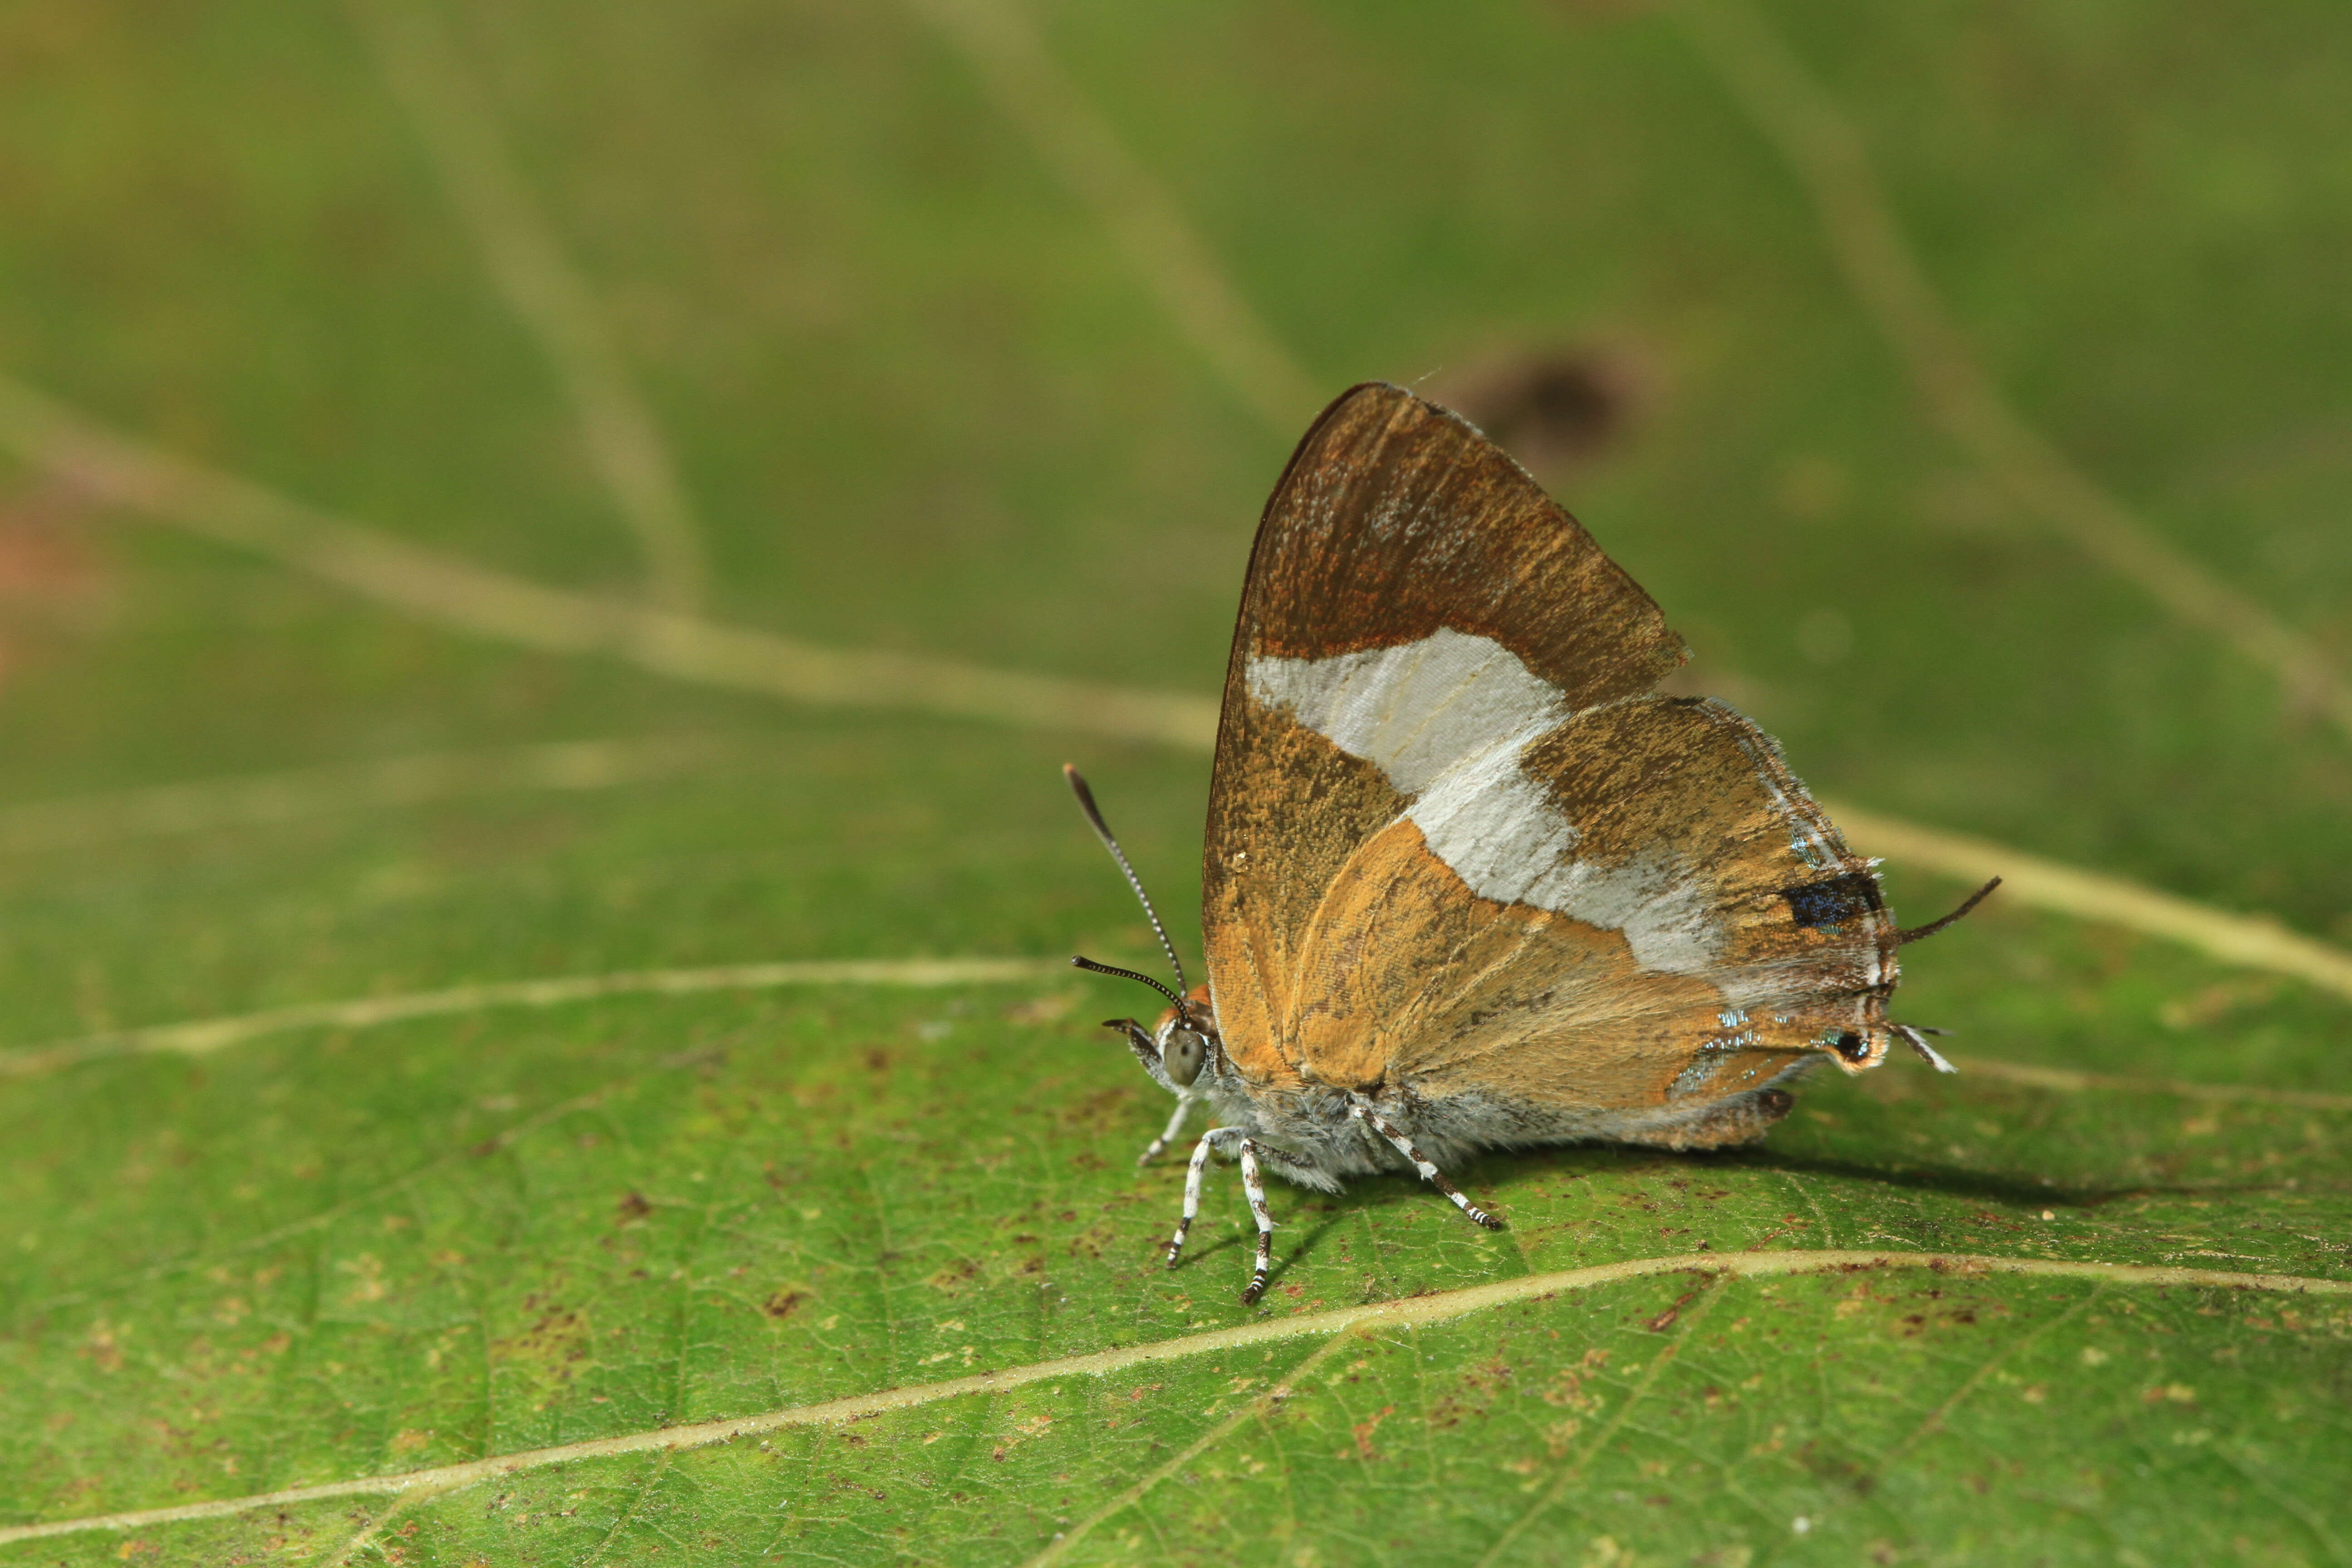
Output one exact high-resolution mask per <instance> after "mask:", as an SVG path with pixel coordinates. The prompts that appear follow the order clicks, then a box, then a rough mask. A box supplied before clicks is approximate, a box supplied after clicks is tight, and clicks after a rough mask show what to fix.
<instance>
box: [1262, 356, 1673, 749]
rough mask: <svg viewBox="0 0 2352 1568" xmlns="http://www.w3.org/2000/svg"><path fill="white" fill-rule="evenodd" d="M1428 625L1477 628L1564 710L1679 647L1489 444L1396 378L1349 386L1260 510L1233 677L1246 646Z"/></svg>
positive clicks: (1370, 639) (1635, 677) (1312, 654)
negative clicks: (1560, 698)
mask: <svg viewBox="0 0 2352 1568" xmlns="http://www.w3.org/2000/svg"><path fill="white" fill-rule="evenodd" d="M1441 626H1450V627H1452V628H1453V629H1454V630H1455V631H1459V632H1466V633H1470V634H1473V635H1476V636H1481V637H1493V638H1494V639H1495V640H1496V641H1497V642H1499V643H1501V644H1503V645H1504V646H1505V647H1508V648H1509V649H1510V650H1511V651H1512V652H1513V653H1515V654H1517V656H1518V657H1519V658H1520V659H1521V660H1522V661H1523V662H1525V663H1526V665H1527V666H1528V668H1529V669H1530V670H1532V671H1534V672H1535V673H1536V674H1537V675H1538V676H1540V677H1541V678H1542V679H1545V680H1548V681H1549V682H1550V683H1551V684H1552V685H1554V686H1556V687H1558V688H1559V689H1560V691H1561V692H1562V693H1563V695H1564V696H1565V697H1566V699H1567V700H1568V703H1569V705H1570V707H1574V708H1582V707H1588V706H1590V705H1591V704H1592V703H1595V702H1606V701H1609V700H1612V698H1618V697H1631V696H1633V695H1635V694H1637V693H1640V692H1643V691H1647V690H1649V689H1650V688H1651V687H1653V686H1654V685H1655V684H1656V683H1657V681H1658V680H1659V679H1660V678H1662V677H1663V676H1664V674H1665V673H1666V672H1667V671H1668V670H1671V669H1673V668H1675V666H1677V665H1679V664H1681V663H1682V662H1683V660H1684V659H1685V658H1687V657H1688V655H1687V653H1686V652H1685V649H1684V647H1683V645H1682V639H1681V638H1679V637H1675V634H1674V633H1673V632H1671V631H1668V630H1667V629H1666V625H1665V621H1664V617H1663V616H1661V615H1660V614H1659V611H1658V606H1657V605H1656V604H1655V603H1654V601H1653V600H1652V599H1651V598H1650V596H1649V595H1647V594H1645V593H1643V591H1642V589H1641V586H1640V585H1639V584H1636V583H1635V582H1634V581H1633V579H1632V578H1631V577H1629V576H1627V575H1626V574H1625V573H1624V572H1623V571H1622V569H1621V568H1620V567H1619V566H1618V565H1617V564H1616V563H1614V562H1612V561H1611V560H1610V559H1609V558H1608V557H1607V556H1606V555H1604V554H1602V553H1601V547H1600V546H1599V545H1598V544H1595V543H1594V542H1592V536H1591V534H1589V533H1587V532H1585V531H1584V529H1583V526H1582V525H1581V524H1580V523H1579V522H1578V521H1576V520H1575V519H1574V518H1572V517H1570V515H1569V514H1568V512H1567V511H1566V510H1563V509H1562V508H1561V507H1560V505H1559V502H1557V501H1555V500H1552V499H1551V498H1550V497H1549V496H1548V495H1546V494H1545V493H1544V491H1543V487H1542V486H1540V485H1538V484H1537V483H1536V481H1535V480H1534V479H1531V478H1530V477H1529V476H1528V472H1527V470H1526V469H1524V468H1520V467H1519V466H1518V465H1517V463H1515V462H1513V461H1512V460H1511V458H1509V456H1508V455H1507V454H1506V453H1505V452H1504V451H1503V450H1502V448H1500V447H1496V445H1495V444H1494V443H1493V442H1491V441H1489V440H1487V439H1486V437H1484V436H1481V435H1480V434H1479V433H1478V432H1477V431H1476V430H1475V428H1473V427H1472V426H1470V425H1469V424H1468V423H1466V422H1465V421H1464V420H1463V419H1462V418H1461V417H1460V416H1458V415H1455V414H1454V413H1452V412H1450V411H1448V410H1446V409H1444V408H1440V407H1439V406H1437V405H1435V404H1433V403H1427V402H1424V401H1423V400H1422V399H1420V398H1418V397H1415V396H1413V395H1412V394H1411V393H1409V392H1406V391H1404V390H1403V389H1402V388H1401V387H1394V386H1384V385H1380V384H1368V385H1364V386H1359V387H1356V388H1354V389H1353V390H1351V391H1349V392H1348V393H1346V394H1344V395H1341V396H1340V397H1339V399H1338V400H1337V401H1335V402H1334V403H1333V404H1332V405H1331V406H1330V407H1328V408H1327V409H1325V410H1324V412H1323V415H1322V416H1321V417H1320V418H1319V419H1318V420H1317V421H1316V423H1315V426H1314V427H1313V428H1312V429H1310V430H1308V431H1307V437H1306V438H1305V439H1304V440H1302V441H1301V442H1300V443H1299V445H1298V449H1297V452H1296V453H1294V454H1293V455H1292V457H1291V459H1290V465H1289V467H1288V468H1286V470H1285V471H1284V473H1283V476H1282V479H1281V481H1280V483H1279V484H1277V485H1276V488H1275V492H1274V496H1273V499H1272V500H1269V501H1268V502H1267V503H1266V510H1265V520H1264V521H1263V522H1261V523H1260V524H1259V527H1258V536H1257V543H1256V546H1255V550H1254V551H1253V552H1252V555H1251V560H1250V571H1249V578H1248V584H1247V586H1246V587H1245V588H1244V593H1243V598H1242V614H1241V624H1240V626H1239V627H1238V628H1237V635H1236V637H1235V638H1234V657H1235V671H1236V672H1237V671H1238V668H1239V661H1240V660H1241V658H1244V657H1246V656H1249V655H1264V654H1271V655H1276V656H1278V657H1282V658H1324V657H1326V656H1327V655H1329V654H1333V653H1342V652H1348V651H1351V650H1355V649H1360V648H1367V647H1393V646H1395V645H1397V644H1400V643H1408V642H1414V641H1417V640H1419V639H1420V638H1422V637H1427V636H1429V635H1430V634H1431V633H1432V632H1434V631H1436V630H1437V629H1438V628H1439V627H1441ZM1234 678H1235V677H1234V676H1229V677H1228V681H1227V692H1228V694H1229V695H1230V693H1231V692H1232V690H1233V681H1234Z"/></svg>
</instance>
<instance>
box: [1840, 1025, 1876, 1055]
mask: <svg viewBox="0 0 2352 1568" xmlns="http://www.w3.org/2000/svg"><path fill="white" fill-rule="evenodd" d="M1837 1048H1838V1055H1840V1056H1842V1057H1843V1058H1845V1059H1846V1060H1848V1061H1850V1062H1858V1061H1860V1060H1862V1058H1864V1057H1866V1056H1868V1055H1869V1054H1870V1042H1869V1041H1868V1040H1865V1039H1864V1038H1863V1037H1861V1036H1860V1035H1857V1034H1855V1033H1854V1032H1853V1030H1852V1029H1848V1030H1847V1031H1846V1032H1845V1033H1844V1034H1843V1035H1840V1036H1839V1037H1838V1038H1837Z"/></svg>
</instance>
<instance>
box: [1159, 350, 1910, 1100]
mask: <svg viewBox="0 0 2352 1568" xmlns="http://www.w3.org/2000/svg"><path fill="white" fill-rule="evenodd" d="M1684 657H1685V656H1684V651H1683V647H1682V645H1681V642H1680V640H1679V639H1678V638H1676V637H1675V635H1674V634H1673V633H1672V632H1671V631H1669V630H1668V629H1667V628H1666V626H1665V625H1664V620H1663V618H1662V617H1661V616H1660V615H1659V612H1658V609H1657V606H1656V605H1654V603H1653V602H1652V601H1651V600H1650V598H1649V596H1648V595H1646V594H1644V593H1643V591H1642V590H1641V588H1640V587H1639V586H1637V585H1636V584H1634V583H1633V580H1632V579H1631V578H1629V577H1627V576H1626V575H1625V574H1624V573H1623V572H1622V571H1621V570H1620V569H1619V568H1618V567H1617V566H1616V565H1615V564H1614V563H1612V562H1611V561H1610V560H1609V559H1608V558H1607V557H1606V556H1605V555H1603V554H1602V553H1601V550H1600V548H1599V547H1598V546H1597V545H1596V544H1594V543H1593V542H1592V540H1591V536H1590V535H1588V534H1587V533H1586V532H1585V531H1584V530H1583V529H1582V528H1581V527H1580V526H1579V525H1578V524H1577V522H1576V521H1574V520H1573V519H1572V518H1570V516H1569V515H1568V514H1567V513H1566V512H1565V511H1563V510H1561V509H1560V508H1559V506H1558V505H1557V504H1555V503H1554V502H1553V501H1552V500H1550V499H1549V497H1547V496H1546V495H1544V493H1543V491H1542V490H1541V489H1540V488H1539V487H1538V486H1537V485H1536V484H1535V482H1534V481H1533V480H1532V479H1529V478H1528V475H1527V474H1526V473H1525V472H1524V471H1522V470H1521V469H1520V468H1518V467H1517V465H1516V464H1514V463H1513V462H1512V461H1511V460H1510V458H1507V456H1505V455H1504V454H1503V453H1502V452H1501V451H1500V450H1499V449H1497V448H1496V447H1494V446H1493V445H1492V444H1491V443H1489V442H1487V441H1486V439H1485V438H1484V437H1481V436H1480V435H1479V434H1478V433H1477V432H1476V431H1475V430H1474V429H1472V428H1471V427H1470V426H1467V425H1466V424H1465V423H1463V422H1462V421H1461V420H1459V419H1458V418H1456V417H1454V416H1452V415H1450V414H1448V413H1446V412H1445V411H1444V410H1442V409H1439V408H1437V407H1435V406H1434V405H1430V404H1427V403H1424V402H1422V401H1421V400H1420V399H1418V398H1415V397H1413V396H1412V395H1410V394H1408V393H1405V392H1402V391H1401V390H1399V389H1397V388H1394V387H1386V386H1365V387H1359V388H1357V389H1356V390H1354V391H1353V392H1350V393H1349V394H1347V395H1344V396H1343V397H1341V398H1340V399H1339V401H1338V402H1337V403H1335V404H1333V405H1332V406H1331V407H1330V408H1329V409H1328V410H1327V411H1326V413H1325V414H1324V416H1323V417H1322V418H1321V419H1320V420H1319V421H1318V423H1317V424H1316V426H1315V427H1314V428H1313V429H1312V430H1311V431H1309V433H1308V434H1307V438H1306V440H1305V441H1304V442H1303V443H1302V444H1301V445H1300V447H1299V449H1298V451H1297V454H1296V455H1295V456H1294V457H1293V458H1292V459H1291V463H1290V467H1289V468H1288V469H1287V470H1286V473H1285V474H1284V477H1283V479H1282V481H1281V483H1280V484H1279V485H1278V486H1277V488H1276V491H1275V494H1274V498H1273V500H1272V501H1271V502H1270V503H1269V505H1268V507H1267V510H1266V514H1265V520H1264V521H1263V523H1262V524H1261V526H1260V529H1259V532H1258V538H1257V543H1256V547H1255V552H1254V553H1253V556H1252V560H1251V565H1250V574H1249V581H1248V584H1247V586H1246V588H1245V589H1244V596H1243V604H1242V613H1241V619H1240V624H1239V626H1238V627H1237V628H1236V632H1235V637H1234V654H1233V660H1232V664H1231V666H1230V668H1229V670H1228V673H1227V678H1226V688H1225V701H1224V716H1223V728H1222V730H1221V732H1220V735H1219V740H1218V750H1217V764H1216V775H1215V779H1214V783H1213V788H1212V797H1211V805H1210V820H1209V833H1208V841H1207V846H1206V855H1205V868H1204V888H1203V892H1204V913H1205V919H1206V924H1207V939H1208V940H1207V945H1208V957H1209V976H1210V984H1211V989H1212V991H1213V994H1214V997H1215V1003H1216V1007H1217V1013H1218V1018H1219V1022H1220V1025H1221V1026H1222V1028H1223V1035H1224V1039H1225V1043H1226V1048H1227V1050H1228V1052H1229V1054H1230V1055H1231V1057H1232V1058H1233V1060H1234V1064H1235V1066H1236V1067H1238V1068H1241V1070H1242V1071H1243V1072H1244V1074H1245V1075H1248V1076H1250V1077H1251V1078H1253V1079H1255V1080H1256V1081H1259V1082H1262V1083H1267V1084H1280V1083H1283V1082H1290V1083H1296V1082H1297V1081H1299V1080H1300V1079H1302V1078H1303V1079H1311V1080H1313V1081H1318V1082H1322V1083H1327V1084H1330V1085H1333V1086H1335V1087H1343V1088H1360V1089H1367V1090H1368V1091H1369V1090H1370V1089H1373V1088H1375V1087H1376V1086H1378V1085H1381V1084H1382V1083H1384V1082H1393V1081H1394V1080H1395V1079H1399V1078H1402V1079H1406V1080H1408V1081H1410V1082H1412V1084H1413V1085H1414V1086H1415V1088H1416V1089H1417V1091H1420V1092H1427V1093H1440V1094H1443V1093H1471V1094H1475V1095H1477V1096H1481V1097H1486V1098H1489V1099H1495V1100H1497V1101H1498V1102H1499V1101H1501V1100H1510V1101H1517V1100H1523V1099H1526V1100H1531V1101H1532V1102H1533V1103H1535V1104H1536V1105H1538V1107H1539V1108H1540V1107H1542V1106H1550V1107H1552V1108H1554V1109H1555V1110H1557V1109H1559V1108H1562V1107H1567V1108H1581V1109H1582V1110H1590V1111H1591V1112H1592V1113H1593V1114H1594V1115H1595V1116H1596V1117H1598V1118H1600V1119H1601V1121H1599V1122H1596V1124H1595V1126H1594V1128H1593V1131H1609V1130H1610V1128H1611V1126H1612V1125H1616V1123H1615V1122H1612V1121H1610V1119H1611V1118H1612V1117H1613V1118H1616V1119H1617V1121H1619V1122H1622V1118H1623V1117H1624V1116H1626V1115H1627V1114H1629V1113H1642V1114H1670V1113H1672V1112H1673V1110H1674V1108H1675V1105H1676V1104H1677V1103H1678V1102H1681V1101H1684V1100H1693V1101H1694V1103H1697V1102H1703V1101H1705V1100H1708V1099H1712V1098H1716V1097H1719V1096H1721V1095H1724V1094H1729V1093H1735V1092H1738V1090H1739V1089H1743V1088H1752V1087H1755V1086H1756V1085H1758V1084H1760V1083H1762V1082H1764V1081H1767V1080H1769V1079H1770V1077H1771V1076H1772V1075H1773V1074H1775V1073H1777V1072H1779V1071H1780V1069H1781V1068H1785V1067H1787V1066H1788V1065H1789V1064H1790V1062H1792V1061H1795V1060H1798V1059H1800V1058H1801V1056H1803V1055H1805V1054H1807V1053H1810V1052H1811V1051H1813V1050H1815V1049H1817V1048H1818V1047H1817V1045H1816V1042H1817V1040H1818V1039H1819V1038H1821V1037H1822V1036H1823V1035H1824V1033H1825V1032H1826V1033H1827V1034H1829V1035H1830V1036H1832V1037H1834V1035H1835V1032H1836V1030H1837V1028H1839V1027H1842V1026H1843V1020H1844V1019H1845V1018H1846V1016H1848V1015H1849V1014H1852V1015H1853V1016H1855V1017H1857V1018H1858V1017H1859V1016H1860V1015H1859V1013H1858V1012H1857V1009H1858V1008H1859V1006H1860V1005H1861V1004H1860V1001H1859V1000H1858V998H1857V997H1856V994H1857V993H1860V992H1863V991H1866V990H1867V989H1868V988H1869V987H1871V986H1873V985H1874V984H1879V982H1880V981H1881V979H1882V978H1883V979H1885V980H1887V981H1891V979H1892V973H1891V962H1892V961H1891V947H1890V945H1889V943H1888V942H1887V940H1886V939H1887V937H1888V936H1889V935H1890V933H1891V930H1892V928H1891V925H1890V924H1889V923H1888V922H1887V921H1886V917H1885V910H1884V909H1883V908H1882V907H1881V906H1880V905H1879V902H1878V899H1877V892H1876V884H1875V880H1874V879H1873V878H1872V877H1871V876H1870V874H1869V871H1868V868H1866V867H1865V866H1864V864H1863V863H1862V862H1860V861H1857V860H1855V859H1854V858H1853V856H1852V855H1851V853H1849V852H1848V851H1847V850H1846V848H1845V847H1844V845H1843V843H1842V842H1841V841H1840V840H1839V839H1838V837H1837V834H1836V832H1835V830H1834V829H1833V828H1832V827H1831V826H1830V825H1829V823H1828V822H1827V820H1826V818H1824V817H1823V816H1822V814H1821V812H1820V810H1819V808H1818V807H1817V806H1815V805H1813V804H1812V802H1811V799H1810V798H1809V797H1807V796H1806V795H1805V794H1804V791H1803V790H1802V788H1801V786H1800V785H1798V784H1797V783H1796V781H1795V780H1794V779H1793V778H1792V777H1790V775H1789V773H1788V772H1787V770H1786V769H1785V768H1783V767H1782V766H1781V765H1780V761H1779V757H1778V754H1777V752H1776V751H1775V750H1774V748H1773V747H1772V744H1771V742H1770V741H1769V739H1767V738H1766V737H1765V736H1763V735H1762V733H1761V732H1760V731H1757V730H1756V729H1755V727H1754V726H1752V725H1750V724H1748V722H1747V721H1745V720H1743V719H1741V718H1739V717H1738V715H1737V714H1734V713H1732V712H1731V711H1730V710H1727V709H1725V708H1723V707H1721V706H1720V705H1719V704H1714V703H1708V702H1701V701H1697V700H1678V699H1667V698H1659V697H1654V696H1649V695H1647V693H1649V692H1650V690H1651V689H1652V688H1653V687H1654V684H1655V683H1656V681H1657V680H1658V679H1659V678H1660V677H1661V676H1663V675H1664V673H1665V672H1666V671H1668V670H1670V669H1672V668H1674V667H1675V665H1677V664H1679V663H1680V662H1681V661H1682V659H1683V658H1684ZM1841 1009H1843V1011H1842V1010H1841ZM1570 1121H1573V1118H1572V1117H1571V1118H1570ZM1555 1122H1556V1123H1558V1119H1557V1118H1555ZM1571 1130H1572V1129H1570V1128H1569V1127H1568V1126H1566V1125H1565V1124H1556V1125H1554V1126H1553V1127H1552V1128H1551V1129H1550V1131H1549V1134H1545V1133H1541V1132H1538V1131H1530V1133H1529V1136H1531V1137H1533V1136H1539V1135H1559V1133H1561V1132H1564V1131H1571Z"/></svg>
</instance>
